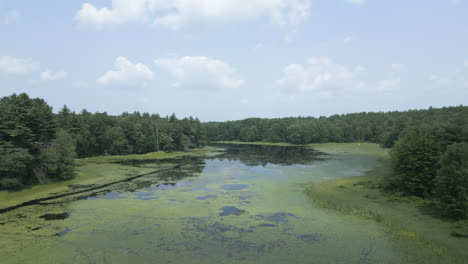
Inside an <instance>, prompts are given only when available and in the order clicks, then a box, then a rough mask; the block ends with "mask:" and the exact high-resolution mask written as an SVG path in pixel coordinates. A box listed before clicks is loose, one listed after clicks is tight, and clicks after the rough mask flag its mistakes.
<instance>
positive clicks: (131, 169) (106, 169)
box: [0, 147, 217, 208]
mask: <svg viewBox="0 0 468 264" xmlns="http://www.w3.org/2000/svg"><path fill="white" fill-rule="evenodd" d="M216 153H217V149H215V148H212V147H205V148H199V149H195V150H190V151H188V152H181V151H179V152H153V153H147V154H142V155H127V156H99V157H92V158H85V159H77V160H76V165H77V166H76V173H77V176H76V177H75V178H74V179H71V180H67V181H60V182H52V183H47V184H42V185H33V186H29V187H27V188H24V189H22V190H20V191H0V208H4V207H9V206H12V205H16V204H20V203H23V202H26V201H30V200H34V199H40V198H43V197H47V196H50V195H56V194H62V193H67V192H70V191H73V190H75V189H76V188H77V186H90V185H102V184H106V183H108V182H111V181H117V180H121V179H125V178H127V177H130V176H133V175H137V174H144V173H148V172H151V171H153V170H155V166H156V167H159V166H160V165H158V164H156V163H155V164H150V165H149V166H124V165H121V164H118V163H117V162H119V161H131V160H155V161H157V160H165V159H177V158H183V157H187V156H191V157H201V156H206V155H215V154H216Z"/></svg>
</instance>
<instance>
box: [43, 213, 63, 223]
mask: <svg viewBox="0 0 468 264" xmlns="http://www.w3.org/2000/svg"><path fill="white" fill-rule="evenodd" d="M69 216H70V213H61V214H45V215H41V216H40V218H43V219H45V220H48V221H49V220H65V219H67V218H68V217H69Z"/></svg>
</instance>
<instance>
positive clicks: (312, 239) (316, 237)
mask: <svg viewBox="0 0 468 264" xmlns="http://www.w3.org/2000/svg"><path fill="white" fill-rule="evenodd" d="M297 238H299V239H300V240H302V241H304V242H306V243H318V242H321V241H323V239H324V237H323V235H321V234H305V235H299V236H297Z"/></svg>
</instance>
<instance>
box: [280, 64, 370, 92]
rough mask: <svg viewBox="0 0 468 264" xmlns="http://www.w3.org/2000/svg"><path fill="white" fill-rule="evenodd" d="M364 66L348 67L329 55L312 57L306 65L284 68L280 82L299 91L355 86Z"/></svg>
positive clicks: (291, 65) (281, 84) (292, 65)
mask: <svg viewBox="0 0 468 264" xmlns="http://www.w3.org/2000/svg"><path fill="white" fill-rule="evenodd" d="M365 71H366V69H365V68H364V67H361V66H358V67H355V68H354V69H348V68H346V67H345V66H342V65H340V64H337V63H335V62H334V61H333V60H332V59H330V58H327V57H312V58H309V59H308V60H307V64H306V65H301V64H290V65H288V66H286V67H285V68H284V70H283V78H281V79H280V80H279V81H278V84H279V85H280V86H281V87H284V88H290V89H291V88H292V89H293V90H299V91H314V90H322V89H327V88H355V87H356V86H357V85H359V82H358V81H357V79H358V76H359V75H360V74H361V73H363V72H365Z"/></svg>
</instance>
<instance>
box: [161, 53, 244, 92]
mask: <svg viewBox="0 0 468 264" xmlns="http://www.w3.org/2000/svg"><path fill="white" fill-rule="evenodd" d="M154 63H155V64H156V65H158V66H159V67H161V68H162V69H165V70H167V71H169V72H170V73H171V74H172V75H173V76H174V77H175V78H177V81H178V83H189V84H195V85H212V86H217V87H222V88H238V87H240V86H242V85H243V84H244V80H240V79H238V78H236V74H237V70H236V69H235V68H233V67H232V66H230V65H229V64H227V63H225V62H223V61H221V60H216V59H212V58H208V57H204V56H186V57H180V58H170V59H157V60H155V61H154Z"/></svg>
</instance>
